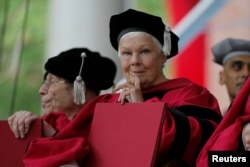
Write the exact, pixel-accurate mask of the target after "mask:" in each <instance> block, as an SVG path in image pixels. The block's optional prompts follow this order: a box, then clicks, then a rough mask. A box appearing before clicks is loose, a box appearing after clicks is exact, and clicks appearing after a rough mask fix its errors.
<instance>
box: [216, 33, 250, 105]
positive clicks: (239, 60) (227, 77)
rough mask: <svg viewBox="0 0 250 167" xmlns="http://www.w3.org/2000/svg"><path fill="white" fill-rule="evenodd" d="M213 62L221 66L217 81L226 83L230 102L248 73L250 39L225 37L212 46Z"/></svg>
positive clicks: (249, 66)
mask: <svg viewBox="0 0 250 167" xmlns="http://www.w3.org/2000/svg"><path fill="white" fill-rule="evenodd" d="M212 53H213V55H214V62H215V63H217V64H219V65H221V66H223V70H222V71H220V79H219V83H220V84H221V85H224V84H225V85H226V88H227V92H228V95H229V99H230V102H232V100H233V99H234V98H235V96H236V95H237V93H238V92H239V90H240V88H241V87H242V85H243V84H244V82H245V81H246V79H247V77H248V76H249V74H250V40H244V39H236V38H226V39H224V40H222V41H221V42H219V43H217V44H216V45H215V46H213V47H212Z"/></svg>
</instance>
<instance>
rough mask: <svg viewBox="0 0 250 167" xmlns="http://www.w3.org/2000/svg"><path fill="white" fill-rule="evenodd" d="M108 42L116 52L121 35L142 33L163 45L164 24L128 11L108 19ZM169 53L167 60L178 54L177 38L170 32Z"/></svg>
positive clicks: (157, 19)
mask: <svg viewBox="0 0 250 167" xmlns="http://www.w3.org/2000/svg"><path fill="white" fill-rule="evenodd" d="M109 28H110V34H109V36H110V42H111V45H112V46H113V48H114V49H115V50H118V43H119V40H120V38H121V36H122V35H124V34H125V33H128V32H131V31H143V32H146V33H148V34H151V35H152V36H154V37H155V38H156V39H158V40H159V42H160V43H161V44H162V46H163V45H164V31H165V24H164V23H163V22H162V19H161V18H160V17H158V16H154V15H150V14H147V13H144V12H140V11H136V10H134V9H128V10H127V11H125V12H122V13H120V14H117V15H113V16H111V18H110V23H109ZM170 37H171V51H170V54H169V55H168V56H167V57H168V58H170V57H173V56H175V55H176V54H177V53H178V40H179V37H178V36H177V35H176V34H174V33H173V32H172V31H170Z"/></svg>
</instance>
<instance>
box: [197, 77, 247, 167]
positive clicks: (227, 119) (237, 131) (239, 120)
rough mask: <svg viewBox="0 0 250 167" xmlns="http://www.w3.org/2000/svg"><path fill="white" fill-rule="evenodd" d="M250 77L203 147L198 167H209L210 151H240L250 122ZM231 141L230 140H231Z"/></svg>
mask: <svg viewBox="0 0 250 167" xmlns="http://www.w3.org/2000/svg"><path fill="white" fill-rule="evenodd" d="M249 94H250V77H248V80H247V81H246V82H245V83H244V85H243V87H242V88H241V90H240V92H239V93H238V94H237V96H236V97H235V99H234V100H233V102H232V104H231V106H230V107H229V109H228V111H227V113H226V115H225V116H224V118H223V120H222V121H221V123H220V125H219V126H218V127H217V129H216V130H215V132H214V133H213V135H212V136H211V137H210V138H209V140H208V141H207V143H206V144H205V146H204V147H203V149H202V151H201V152H200V155H199V157H198V159H197V163H196V165H197V167H207V166H208V151H238V150H240V148H242V147H241V146H242V140H241V133H242V129H243V126H244V125H245V124H246V123H248V122H250V96H249ZM229 139H230V140H229Z"/></svg>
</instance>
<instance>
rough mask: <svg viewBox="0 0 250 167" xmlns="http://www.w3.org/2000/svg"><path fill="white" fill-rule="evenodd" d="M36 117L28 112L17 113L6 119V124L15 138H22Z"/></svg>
mask: <svg viewBox="0 0 250 167" xmlns="http://www.w3.org/2000/svg"><path fill="white" fill-rule="evenodd" d="M37 118H38V116H37V115H35V114H33V113H32V112H30V111H23V110H21V111H18V112H16V113H15V114H13V115H11V116H10V117H9V118H8V123H9V126H10V128H11V130H12V131H13V133H14V135H15V137H16V138H24V137H25V135H26V134H27V133H28V131H29V129H30V124H31V122H32V121H34V120H35V119H37Z"/></svg>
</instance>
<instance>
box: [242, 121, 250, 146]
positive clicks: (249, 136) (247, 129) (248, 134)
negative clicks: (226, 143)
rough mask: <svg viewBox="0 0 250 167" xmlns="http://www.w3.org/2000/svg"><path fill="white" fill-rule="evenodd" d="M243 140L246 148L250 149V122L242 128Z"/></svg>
mask: <svg viewBox="0 0 250 167" xmlns="http://www.w3.org/2000/svg"><path fill="white" fill-rule="evenodd" d="M242 142H243V144H244V147H245V150H246V151H250V123H247V124H246V125H245V126H244V128H243V130H242Z"/></svg>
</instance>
